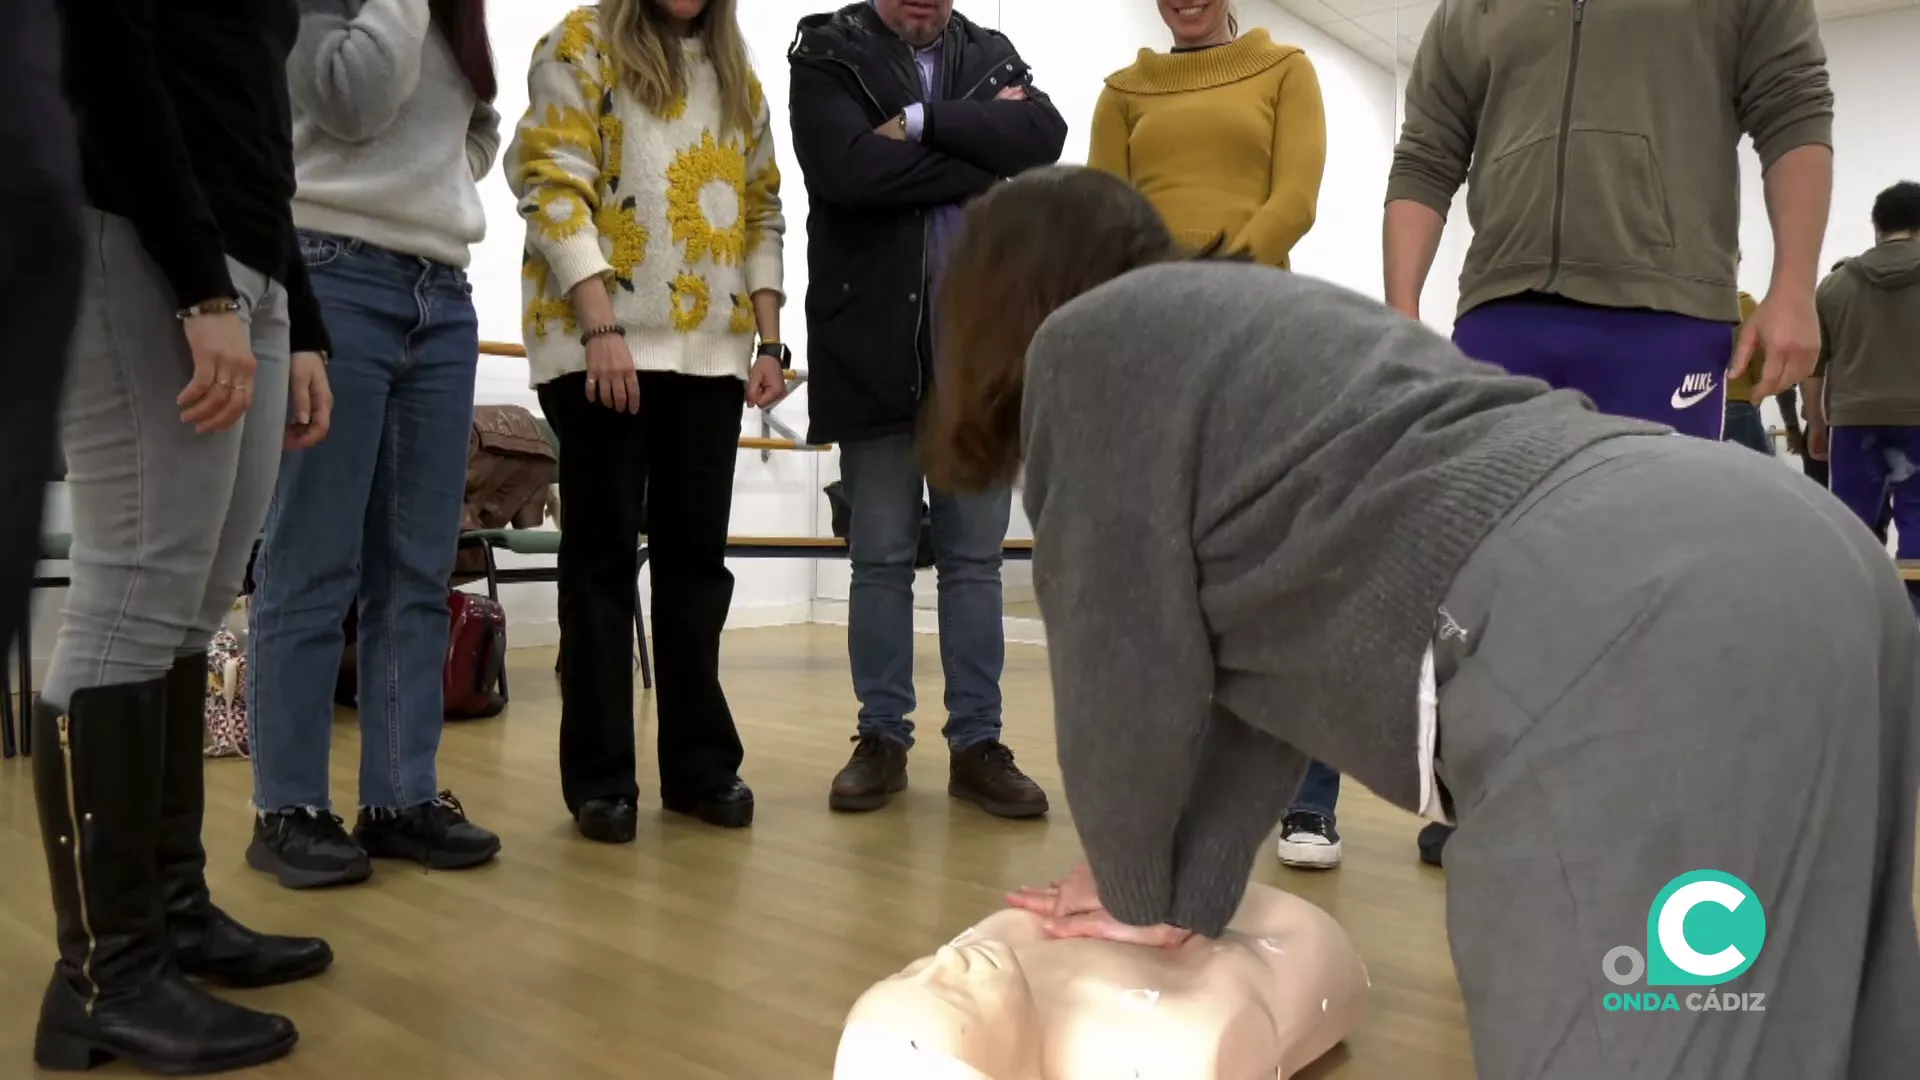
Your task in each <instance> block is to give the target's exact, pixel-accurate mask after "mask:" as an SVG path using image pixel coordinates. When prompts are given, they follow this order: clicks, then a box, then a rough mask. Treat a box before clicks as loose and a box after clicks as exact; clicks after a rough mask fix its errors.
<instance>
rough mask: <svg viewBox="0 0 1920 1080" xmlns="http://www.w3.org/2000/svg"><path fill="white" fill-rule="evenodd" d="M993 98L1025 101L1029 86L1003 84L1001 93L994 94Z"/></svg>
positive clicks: (996, 99)
mask: <svg viewBox="0 0 1920 1080" xmlns="http://www.w3.org/2000/svg"><path fill="white" fill-rule="evenodd" d="M993 100H995V101H1025V100H1027V88H1026V87H1024V86H1003V87H1001V88H1000V92H999V93H997V94H995V95H993Z"/></svg>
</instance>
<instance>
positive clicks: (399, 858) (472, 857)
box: [353, 834, 500, 870]
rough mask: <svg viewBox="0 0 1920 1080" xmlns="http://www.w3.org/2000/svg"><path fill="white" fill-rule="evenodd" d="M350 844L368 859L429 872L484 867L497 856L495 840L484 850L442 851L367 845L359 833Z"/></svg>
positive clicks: (431, 848) (496, 841) (423, 847)
mask: <svg viewBox="0 0 1920 1080" xmlns="http://www.w3.org/2000/svg"><path fill="white" fill-rule="evenodd" d="M353 842H354V843H356V844H359V845H360V847H361V849H362V850H364V851H365V852H366V853H367V858H369V859H391V860H392V861H394V862H410V863H414V864H416V865H419V866H424V867H426V868H427V869H429V870H471V869H473V868H474V867H476V866H485V865H486V864H487V863H490V862H492V861H493V860H494V859H495V858H497V857H499V855H500V842H499V841H498V840H495V841H494V842H493V844H492V845H490V846H489V847H487V848H486V849H485V850H483V851H448V850H446V849H444V848H435V847H428V846H427V845H425V844H397V845H390V844H389V843H388V842H386V841H380V842H377V843H374V844H372V845H369V844H368V843H367V842H366V841H365V840H362V839H361V838H360V837H359V835H358V834H356V835H355V836H354V838H353Z"/></svg>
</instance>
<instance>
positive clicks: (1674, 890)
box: [1600, 870, 1767, 1012]
mask: <svg viewBox="0 0 1920 1080" xmlns="http://www.w3.org/2000/svg"><path fill="white" fill-rule="evenodd" d="M1766 941H1767V914H1766V912H1765V910H1763V909H1762V907H1761V904H1760V898H1759V897H1758V896H1756V895H1754V892H1753V890H1752V889H1751V888H1749V887H1748V886H1747V883H1746V882H1744V881H1741V880H1740V879H1739V878H1737V877H1734V876H1733V875H1732V874H1728V873H1724V872H1722V871H1719V870H1692V871H1689V872H1687V873H1684V874H1681V875H1680V876H1679V877H1677V878H1674V879H1673V880H1672V881H1669V882H1667V885H1666V887H1665V888H1663V889H1661V890H1660V894H1659V895H1658V896H1655V897H1654V898H1653V907H1652V908H1651V909H1649V910H1648V912H1647V951H1646V954H1645V955H1642V954H1641V952H1640V950H1638V949H1635V948H1634V947H1633V946H1631V945H1621V946H1618V947H1616V948H1614V949H1612V950H1609V951H1608V953H1607V955H1606V958H1605V959H1603V960H1601V962H1600V971H1601V973H1602V974H1604V975H1605V976H1606V977H1607V981H1608V982H1610V983H1612V984H1614V985H1615V986H1619V987H1631V986H1634V985H1636V984H1638V983H1640V981H1641V977H1642V976H1645V978H1646V986H1647V987H1648V989H1645V990H1623V991H1621V992H1619V993H1609V994H1607V995H1606V996H1605V997H1603V998H1602V999H1601V1002H1600V1003H1601V1006H1602V1007H1603V1008H1605V1009H1606V1011H1608V1012H1679V1011H1681V1010H1683V1009H1684V1010H1686V1011H1688V1012H1765V1011H1766V1008H1767V995H1765V994H1763V993H1752V992H1732V991H1723V990H1721V989H1720V988H1721V987H1722V986H1724V985H1725V984H1726V983H1729V982H1732V981H1733V980H1734V979H1736V978H1738V977H1739V976H1740V975H1741V974H1743V973H1744V972H1745V971H1746V970H1747V969H1748V968H1750V967H1752V966H1753V962H1754V961H1755V960H1757V959H1759V958H1760V948H1761V946H1763V945H1765V944H1766ZM1689 986H1690V987H1702V988H1704V989H1696V990H1693V991H1686V992H1682V991H1676V990H1663V989H1658V988H1662V987H1689Z"/></svg>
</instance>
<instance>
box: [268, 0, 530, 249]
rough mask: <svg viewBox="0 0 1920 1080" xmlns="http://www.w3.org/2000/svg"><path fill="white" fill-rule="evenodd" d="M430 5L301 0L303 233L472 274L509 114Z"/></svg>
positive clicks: (297, 154) (423, 0) (293, 90)
mask: <svg viewBox="0 0 1920 1080" xmlns="http://www.w3.org/2000/svg"><path fill="white" fill-rule="evenodd" d="M428 11H429V9H428V6H427V0H301V3H300V39H299V41H298V42H296V43H295V45H294V47H293V54H292V55H291V56H290V57H288V59H287V86H288V90H289V94H290V96H291V98H292V99H293V160H294V164H295V166H296V168H297V169H298V172H299V178H300V190H299V193H298V194H296V195H295V196H294V198H293V221H294V224H296V225H298V226H300V227H301V228H303V229H314V230H318V231H320V232H327V233H334V234H337V235H340V236H350V237H353V238H355V239H358V240H365V241H366V242H368V243H370V244H376V245H378V246H380V247H383V248H386V249H388V250H390V251H398V252H401V253H402V254H406V255H418V256H421V257H422V258H427V259H433V260H434V261H436V262H442V263H445V264H447V265H448V266H456V267H460V268H463V269H464V268H465V267H466V266H467V263H468V261H469V259H470V257H471V250H472V246H473V245H474V244H477V243H479V242H480V240H481V239H482V238H483V237H485V236H486V234H487V215H486V211H485V210H484V209H483V208H482V207H481V204H480V192H479V190H478V189H477V188H476V186H475V184H476V182H477V181H479V180H480V178H481V177H483V176H485V175H486V174H487V170H488V169H491V168H492V167H493V159H494V156H495V155H496V154H497V153H498V152H499V150H500V114H499V113H497V112H495V111H494V110H493V106H491V105H489V104H487V103H486V102H484V101H481V100H479V99H478V98H476V97H474V94H473V87H472V86H470V85H468V83H467V77H466V76H465V75H464V74H462V73H461V71H460V65H459V63H458V62H457V61H456V60H455V59H454V55H453V49H452V48H451V47H449V46H448V45H447V41H446V38H445V37H443V36H442V35H441V33H440V31H439V30H437V29H435V28H434V26H433V21H432V18H431V17H430V15H429V14H428Z"/></svg>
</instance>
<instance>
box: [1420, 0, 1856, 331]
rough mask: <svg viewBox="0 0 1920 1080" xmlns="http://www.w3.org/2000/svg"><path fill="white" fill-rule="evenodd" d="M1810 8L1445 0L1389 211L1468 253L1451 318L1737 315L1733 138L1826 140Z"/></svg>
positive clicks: (1762, 147) (1670, 0)
mask: <svg viewBox="0 0 1920 1080" xmlns="http://www.w3.org/2000/svg"><path fill="white" fill-rule="evenodd" d="M1832 129H1833V94H1832V91H1831V90H1830V89H1829V88H1828V85H1827V70H1826V51H1825V49H1824V47H1823V46H1822V45H1821V43H1820V31H1819V26H1818V24H1817V23H1816V21H1815V17H1814V10H1813V0H1634V2H1632V3H1617V2H1615V0H1442V3H1441V5H1440V7H1439V9H1438V10H1437V11H1435V12H1434V15H1433V20H1432V21H1431V22H1430V23H1429V24H1428V25H1427V30H1426V35H1425V36H1424V37H1423V38H1422V39H1421V41H1420V49H1419V52H1418V53H1417V54H1416V56H1415V58H1414V63H1413V71H1412V74H1411V76H1410V78H1409V81H1408V84H1407V103H1406V122H1405V124H1404V125H1403V126H1402V128H1401V131H1400V143H1399V146H1398V147H1397V148H1396V149H1395V150H1394V160H1393V171H1392V173H1391V175H1390V177H1389V179H1388V182H1387V200H1388V201H1389V202H1391V201H1394V200H1398V199H1410V200H1412V201H1414V202H1418V203H1421V204H1424V205H1426V206H1429V207H1432V208H1433V209H1434V210H1436V211H1438V212H1439V213H1440V214H1441V215H1443V216H1444V215H1445V214H1446V213H1447V211H1448V209H1449V208H1450V207H1451V206H1452V204H1453V196H1454V193H1455V192H1456V191H1458V190H1459V189H1460V185H1461V184H1462V183H1464V184H1466V185H1467V216H1468V219H1469V221H1470V222H1471V224H1472V226H1473V244H1472V247H1471V248H1469V250H1468V252H1467V258H1466V265H1465V268H1464V269H1463V270H1462V272H1461V275H1460V313H1461V314H1465V313H1466V312H1467V311H1470V310H1472V309H1473V308H1475V307H1477V306H1479V305H1481V304H1484V303H1486V302H1488V301H1490V300H1497V299H1500V298H1501V297H1505V296H1512V295H1515V294H1518V293H1525V292H1547V293H1554V294H1557V295H1560V296H1564V297H1566V298H1567V299H1570V300H1575V301H1579V302H1582V303H1589V304H1597V305H1602V306H1606V307H1634V308H1652V309H1655V310H1659V311H1671V312H1676V313H1679V314H1683V315H1691V316H1694V317H1696V318H1702V319H1714V320H1718V321H1724V322H1737V321H1738V320H1739V318H1740V307H1739V300H1738V292H1737V289H1736V287H1735V285H1734V268H1735V263H1736V261H1737V253H1738V249H1739V229H1740V161H1739V149H1740V136H1741V135H1742V134H1745V135H1750V136H1752V138H1753V143H1754V146H1755V148H1756V149H1757V150H1758V151H1759V154H1760V161H1761V164H1762V165H1763V166H1764V167H1768V168H1771V167H1772V165H1773V163H1774V161H1775V160H1776V159H1778V158H1779V157H1780V156H1781V155H1782V154H1785V153H1786V152H1787V151H1789V150H1793V149H1795V148H1797V147H1801V146H1806V145H1809V144H1820V145H1827V146H1831V145H1832V142H1831V138H1832Z"/></svg>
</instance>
